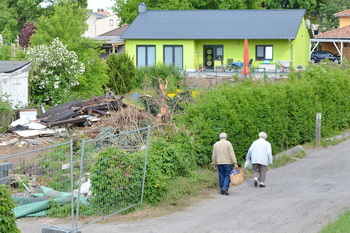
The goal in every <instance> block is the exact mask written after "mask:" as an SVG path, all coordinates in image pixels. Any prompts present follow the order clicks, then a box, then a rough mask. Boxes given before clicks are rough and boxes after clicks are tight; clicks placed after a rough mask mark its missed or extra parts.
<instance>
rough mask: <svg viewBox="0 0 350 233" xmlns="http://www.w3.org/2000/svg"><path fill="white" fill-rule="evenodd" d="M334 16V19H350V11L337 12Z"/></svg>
mask: <svg viewBox="0 0 350 233" xmlns="http://www.w3.org/2000/svg"><path fill="white" fill-rule="evenodd" d="M333 16H334V17H342V16H349V17H350V9H347V10H344V11H340V12H337V13H335V14H333Z"/></svg>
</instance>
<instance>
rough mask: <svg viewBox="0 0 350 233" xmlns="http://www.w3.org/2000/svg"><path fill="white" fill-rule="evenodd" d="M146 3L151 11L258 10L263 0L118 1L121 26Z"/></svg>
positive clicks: (116, 8) (116, 9) (117, 11)
mask: <svg viewBox="0 0 350 233" xmlns="http://www.w3.org/2000/svg"><path fill="white" fill-rule="evenodd" d="M140 2H145V3H146V5H147V9H149V10H195V9H258V8H261V6H262V0H221V1H217V0H208V1H200V0H170V1H168V0H159V1H152V0H146V1H141V0H116V3H115V5H114V7H113V8H112V9H113V10H114V12H115V13H116V14H117V15H118V17H119V18H120V25H123V24H130V23H131V22H132V21H133V20H134V19H135V18H136V16H137V15H138V5H139V4H140Z"/></svg>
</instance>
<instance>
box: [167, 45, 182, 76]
mask: <svg viewBox="0 0 350 233" xmlns="http://www.w3.org/2000/svg"><path fill="white" fill-rule="evenodd" d="M182 51H183V49H182V45H164V64H166V65H174V66H175V67H177V68H178V69H181V70H182V69H183V52H182Z"/></svg>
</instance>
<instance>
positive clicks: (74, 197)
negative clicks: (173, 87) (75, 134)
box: [0, 126, 150, 233]
mask: <svg viewBox="0 0 350 233" xmlns="http://www.w3.org/2000/svg"><path fill="white" fill-rule="evenodd" d="M101 130H102V129H101ZM149 136H150V127H149V126H148V127H145V128H141V129H136V130H132V131H128V132H122V133H119V134H114V135H113V134H110V135H109V136H105V137H99V138H96V139H92V140H82V141H81V142H75V143H74V146H73V140H70V141H69V142H66V143H62V144H58V145H54V146H50V147H46V148H42V149H38V150H32V151H28V152H23V153H18V154H14V155H10V156H5V157H1V158H0V184H6V185H7V186H8V187H9V191H10V192H11V194H12V198H13V200H14V202H15V204H16V205H17V206H16V207H15V209H14V213H15V216H16V218H21V217H41V216H50V217H52V220H50V224H51V226H46V227H49V228H50V227H55V229H56V228H57V229H59V228H61V229H64V230H67V229H70V231H71V232H79V231H78V230H79V229H81V228H84V227H85V226H87V225H90V224H93V223H95V222H98V221H100V220H102V219H104V218H107V217H109V216H112V215H115V214H117V213H120V212H122V211H125V210H128V209H130V208H132V207H135V206H137V205H140V204H141V203H142V198H143V191H144V184H145V174H146V161H147V153H148V144H149ZM73 147H74V148H73ZM62 218H64V219H65V221H64V222H65V223H64V224H62V221H61V220H62ZM82 218H84V224H80V225H79V222H81V219H82ZM68 219H70V220H68ZM56 223H57V224H56ZM42 227H45V225H44V226H42ZM49 228H45V230H50V229H51V228H50V229H49ZM21 230H22V229H21ZM43 230H44V228H43ZM28 232H30V231H28ZM22 233H26V229H23V230H22Z"/></svg>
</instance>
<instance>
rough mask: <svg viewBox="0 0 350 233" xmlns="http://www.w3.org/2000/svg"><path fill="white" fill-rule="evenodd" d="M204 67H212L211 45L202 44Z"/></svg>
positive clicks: (212, 50) (212, 53) (212, 49)
mask: <svg viewBox="0 0 350 233" xmlns="http://www.w3.org/2000/svg"><path fill="white" fill-rule="evenodd" d="M203 50H204V58H203V60H204V65H203V66H204V68H206V69H214V46H212V45H204V46H203Z"/></svg>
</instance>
